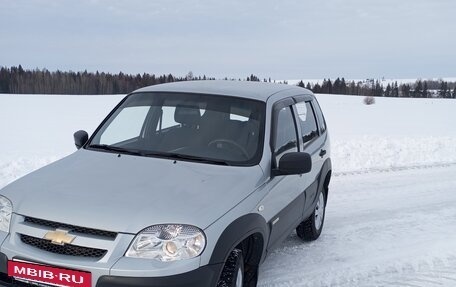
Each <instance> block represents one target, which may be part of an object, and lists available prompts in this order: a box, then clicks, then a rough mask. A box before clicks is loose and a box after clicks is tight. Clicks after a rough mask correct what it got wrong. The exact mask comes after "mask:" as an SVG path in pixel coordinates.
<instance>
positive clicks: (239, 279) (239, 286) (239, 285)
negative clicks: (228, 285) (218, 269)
mask: <svg viewBox="0 0 456 287" xmlns="http://www.w3.org/2000/svg"><path fill="white" fill-rule="evenodd" d="M242 281H243V278H242V269H241V268H239V270H238V272H237V278H236V287H242Z"/></svg>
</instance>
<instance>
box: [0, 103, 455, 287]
mask: <svg viewBox="0 0 456 287" xmlns="http://www.w3.org/2000/svg"><path fill="white" fill-rule="evenodd" d="M121 98H122V96H40V95H29V96H27V95H1V94H0V133H1V135H2V136H1V141H0V150H1V151H2V152H1V153H0V188H1V187H2V186H4V185H6V184H8V183H9V182H11V181H13V180H14V179H16V178H18V177H20V176H22V175H24V174H26V173H28V172H30V171H32V170H34V169H36V168H39V167H41V166H43V165H45V164H47V163H49V162H52V161H54V160H56V159H58V158H61V157H63V156H65V155H67V154H70V153H71V152H73V151H74V150H75V148H74V144H73V139H72V134H73V132H74V131H76V130H78V129H85V130H87V131H88V132H89V133H90V132H92V131H93V130H94V129H95V128H96V126H97V125H98V123H99V122H100V121H101V120H102V119H103V118H104V117H105V116H106V114H107V113H108V112H109V111H110V110H111V109H112V108H113V107H114V106H115V105H116V103H117V102H118V101H120V99H121ZM318 100H319V102H320V104H321V106H322V108H323V111H324V113H325V116H326V120H327V123H328V127H329V130H330V134H331V139H332V156H333V167H334V177H333V180H332V183H331V186H330V189H331V193H330V200H329V205H328V210H327V218H326V220H327V221H326V223H325V229H324V231H323V234H322V237H321V239H320V240H318V241H316V242H313V243H302V242H300V241H299V240H298V239H297V237H296V235H291V236H290V237H289V239H288V240H287V241H286V242H285V243H284V244H283V246H282V247H280V248H279V249H277V250H275V251H274V252H273V253H272V254H271V255H270V256H269V258H268V260H267V261H266V263H265V264H264V265H263V266H262V268H261V276H260V282H259V285H260V286H263V287H266V286H317V287H318V286H456V176H455V175H456V148H455V147H456V126H455V123H456V113H455V112H454V111H456V101H455V100H446V99H391V98H379V99H377V100H376V104H375V105H372V106H366V105H364V104H363V97H350V96H340V95H318Z"/></svg>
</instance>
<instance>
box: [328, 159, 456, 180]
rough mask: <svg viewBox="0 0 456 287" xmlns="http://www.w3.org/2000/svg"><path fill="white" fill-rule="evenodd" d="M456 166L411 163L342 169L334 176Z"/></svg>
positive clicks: (446, 163)
mask: <svg viewBox="0 0 456 287" xmlns="http://www.w3.org/2000/svg"><path fill="white" fill-rule="evenodd" d="M451 166H456V162H443V163H440V162H436V163H431V164H423V165H410V166H395V167H388V168H369V169H363V170H354V171H342V172H335V173H333V176H335V177H340V176H352V175H363V174H369V173H386V172H398V171H404V170H414V169H430V168H441V167H451Z"/></svg>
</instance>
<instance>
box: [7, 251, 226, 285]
mask: <svg viewBox="0 0 456 287" xmlns="http://www.w3.org/2000/svg"><path fill="white" fill-rule="evenodd" d="M222 268H223V264H215V265H206V266H203V267H200V268H198V269H196V270H193V271H190V272H186V273H182V274H177V275H172V276H163V277H124V276H101V277H100V278H99V279H98V281H97V283H96V286H94V287H214V286H216V285H217V280H218V277H219V275H220V273H221V270H222ZM7 273H8V257H7V256H6V255H5V254H3V253H0V286H3V287H32V285H29V284H25V283H22V282H17V281H15V280H13V278H11V277H8V275H7Z"/></svg>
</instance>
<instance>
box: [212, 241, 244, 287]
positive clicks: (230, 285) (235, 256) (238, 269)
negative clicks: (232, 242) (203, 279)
mask: <svg viewBox="0 0 456 287" xmlns="http://www.w3.org/2000/svg"><path fill="white" fill-rule="evenodd" d="M243 286H244V257H243V256H242V251H241V250H240V249H234V250H233V251H231V253H230V255H229V256H228V259H226V262H225V266H223V270H222V274H221V275H220V279H219V281H218V283H217V287H243Z"/></svg>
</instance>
